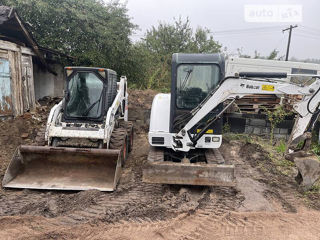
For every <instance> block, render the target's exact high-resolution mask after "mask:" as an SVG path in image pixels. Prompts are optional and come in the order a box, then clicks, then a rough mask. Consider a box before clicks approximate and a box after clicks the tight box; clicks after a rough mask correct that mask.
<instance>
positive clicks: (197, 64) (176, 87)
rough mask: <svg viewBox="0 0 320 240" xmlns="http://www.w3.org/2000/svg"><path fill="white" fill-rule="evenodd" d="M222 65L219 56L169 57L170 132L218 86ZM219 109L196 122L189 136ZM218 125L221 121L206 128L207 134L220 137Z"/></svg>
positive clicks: (222, 71)
mask: <svg viewBox="0 0 320 240" xmlns="http://www.w3.org/2000/svg"><path fill="white" fill-rule="evenodd" d="M224 62H225V61H224V57H223V56H222V55H221V54H181V53H175V54H173V56H172V73H171V103H170V107H171V108H170V132H172V133H177V132H178V131H179V130H180V129H181V128H182V127H183V124H177V123H179V119H180V118H181V116H183V115H184V114H187V113H189V112H190V111H191V110H192V109H194V108H195V107H197V106H198V105H199V104H200V103H201V102H202V101H203V100H204V99H205V98H206V97H207V96H208V94H209V93H210V92H211V91H212V90H213V89H214V88H216V87H217V86H218V84H219V83H220V82H221V80H222V79H223V78H224V71H225V70H224V69H225V66H224ZM221 109H222V104H220V105H219V106H218V107H217V108H216V109H214V110H213V111H211V112H210V113H209V114H208V115H207V116H206V118H204V119H203V120H202V121H201V122H199V126H198V128H196V127H195V128H193V129H192V130H191V133H192V134H194V133H196V132H197V131H199V129H201V125H203V124H205V122H206V121H207V120H208V119H209V118H212V117H213V116H214V115H215V114H216V113H217V112H220V111H221ZM222 124H223V122H222V119H220V120H218V121H216V122H215V123H214V124H212V126H210V131H209V132H210V133H208V134H214V135H220V134H221V132H222Z"/></svg>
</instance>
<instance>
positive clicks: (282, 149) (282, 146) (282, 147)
mask: <svg viewBox="0 0 320 240" xmlns="http://www.w3.org/2000/svg"><path fill="white" fill-rule="evenodd" d="M286 149H287V145H286V143H285V142H284V140H283V139H281V140H280V142H279V144H278V145H277V146H276V150H277V152H278V153H282V154H284V153H285V152H286Z"/></svg>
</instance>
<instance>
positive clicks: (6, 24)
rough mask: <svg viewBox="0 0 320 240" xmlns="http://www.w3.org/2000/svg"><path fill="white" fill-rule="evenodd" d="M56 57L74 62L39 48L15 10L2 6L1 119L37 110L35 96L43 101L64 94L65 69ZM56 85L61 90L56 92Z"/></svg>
mask: <svg viewBox="0 0 320 240" xmlns="http://www.w3.org/2000/svg"><path fill="white" fill-rule="evenodd" d="M57 55H59V58H58V59H60V57H61V56H62V57H65V58H67V59H71V58H70V57H68V56H66V55H64V54H62V53H59V52H57V51H54V50H50V49H47V48H42V47H40V46H39V45H38V44H37V42H36V41H35V40H34V39H33V37H32V35H31V33H30V32H29V31H28V30H27V28H26V26H25V24H24V22H23V21H22V20H21V18H20V17H19V15H18V13H17V12H16V11H15V10H14V9H13V8H10V7H6V6H0V117H3V116H19V115H22V114H23V113H24V112H27V111H30V110H32V109H33V108H34V107H35V106H36V95H37V97H38V98H40V97H43V96H44V94H47V95H49V93H51V92H52V94H51V95H57V93H58V92H59V93H60V92H61V94H62V90H63V84H62V82H63V74H62V70H63V66H62V65H61V64H60V66H59V64H57V62H56V61H54V58H53V56H57ZM57 65H58V67H57ZM52 66H54V67H52ZM56 69H58V71H57V70H56ZM35 75H36V76H35ZM37 77H38V79H37ZM48 81H51V82H48ZM57 81H59V83H58V84H56V83H55V82H57ZM35 82H36V83H37V84H38V86H37V87H36V88H35ZM55 85H56V86H59V89H55ZM46 88H50V89H49V90H48V89H46ZM60 88H61V89H60ZM35 89H37V90H38V91H39V92H38V93H36V92H35ZM40 91H42V92H40ZM61 94H60V95H61Z"/></svg>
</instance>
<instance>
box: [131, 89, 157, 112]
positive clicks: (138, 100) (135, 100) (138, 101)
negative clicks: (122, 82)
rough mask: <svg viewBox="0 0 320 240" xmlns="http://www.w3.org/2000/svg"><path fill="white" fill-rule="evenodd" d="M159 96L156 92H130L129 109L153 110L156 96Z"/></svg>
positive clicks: (149, 90)
mask: <svg viewBox="0 0 320 240" xmlns="http://www.w3.org/2000/svg"><path fill="white" fill-rule="evenodd" d="M156 94H158V92H157V91H155V90H151V89H148V90H133V89H131V90H129V108H130V109H133V108H140V109H151V106H152V101H153V98H154V96H155V95H156Z"/></svg>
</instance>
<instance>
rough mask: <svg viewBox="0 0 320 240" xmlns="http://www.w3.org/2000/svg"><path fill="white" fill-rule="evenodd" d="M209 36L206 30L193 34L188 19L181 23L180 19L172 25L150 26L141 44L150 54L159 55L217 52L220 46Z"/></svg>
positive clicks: (202, 29) (201, 29)
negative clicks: (143, 44)
mask: <svg viewBox="0 0 320 240" xmlns="http://www.w3.org/2000/svg"><path fill="white" fill-rule="evenodd" d="M209 34H210V31H209V30H208V29H206V28H200V27H199V28H197V29H196V31H195V33H194V31H193V29H192V28H191V26H190V21H189V19H188V18H187V19H186V21H183V20H182V19H181V17H180V18H179V19H178V20H175V21H174V23H173V24H168V23H159V25H158V26H157V27H155V26H152V28H151V30H148V31H147V33H146V36H145V38H144V39H143V40H142V42H143V43H145V45H146V47H147V48H148V49H149V50H150V51H151V52H153V53H157V54H160V55H167V54H172V53H174V52H192V53H204V52H206V53H215V52H219V51H220V49H221V45H220V44H219V43H218V42H216V41H214V40H213V37H212V36H209Z"/></svg>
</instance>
